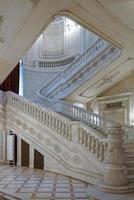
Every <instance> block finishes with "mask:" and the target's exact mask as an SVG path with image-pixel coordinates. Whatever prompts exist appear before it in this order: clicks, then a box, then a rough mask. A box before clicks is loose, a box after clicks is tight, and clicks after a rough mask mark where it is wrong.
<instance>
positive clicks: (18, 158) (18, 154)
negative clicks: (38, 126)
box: [17, 136, 21, 166]
mask: <svg viewBox="0 0 134 200" xmlns="http://www.w3.org/2000/svg"><path fill="white" fill-rule="evenodd" d="M17 165H18V166H21V138H20V137H19V136H17Z"/></svg>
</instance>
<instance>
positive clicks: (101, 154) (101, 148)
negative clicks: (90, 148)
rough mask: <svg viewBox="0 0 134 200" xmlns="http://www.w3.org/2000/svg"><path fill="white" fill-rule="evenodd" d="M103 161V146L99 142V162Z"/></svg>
mask: <svg viewBox="0 0 134 200" xmlns="http://www.w3.org/2000/svg"><path fill="white" fill-rule="evenodd" d="M103 160H104V145H103V143H102V142H101V143H100V161H103Z"/></svg>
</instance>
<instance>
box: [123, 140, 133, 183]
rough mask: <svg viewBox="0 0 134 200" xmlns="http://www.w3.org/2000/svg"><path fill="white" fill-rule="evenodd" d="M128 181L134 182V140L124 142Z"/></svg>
mask: <svg viewBox="0 0 134 200" xmlns="http://www.w3.org/2000/svg"><path fill="white" fill-rule="evenodd" d="M124 150H125V156H126V167H127V173H128V182H129V183H134V141H127V142H125V143H124Z"/></svg>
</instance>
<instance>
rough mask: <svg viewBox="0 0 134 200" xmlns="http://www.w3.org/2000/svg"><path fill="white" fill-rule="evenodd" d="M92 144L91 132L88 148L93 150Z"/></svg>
mask: <svg viewBox="0 0 134 200" xmlns="http://www.w3.org/2000/svg"><path fill="white" fill-rule="evenodd" d="M91 144H92V136H91V135H90V133H89V134H88V149H89V151H91V148H92V146H91Z"/></svg>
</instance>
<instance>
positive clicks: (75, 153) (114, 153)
mask: <svg viewBox="0 0 134 200" xmlns="http://www.w3.org/2000/svg"><path fill="white" fill-rule="evenodd" d="M103 45H104V46H103ZM103 48H104V49H103ZM102 49H103V55H100V50H102ZM98 50H99V51H98ZM96 53H97V54H96ZM120 53H121V51H120V49H119V48H116V47H114V46H111V45H109V44H107V43H106V42H104V41H100V40H99V42H98V41H97V42H96V43H95V45H93V47H92V48H90V50H89V49H88V50H87V52H86V53H84V54H83V55H81V56H80V57H79V58H77V60H75V61H74V63H73V64H71V66H69V67H68V68H67V69H66V70H65V72H63V73H61V74H59V75H58V76H57V77H56V78H55V79H54V80H52V82H51V83H50V84H49V85H47V86H45V87H43V88H42V89H41V90H40V91H39V92H38V93H39V96H40V98H41V99H40V103H41V104H42V105H43V106H42V105H39V104H36V103H33V102H31V101H29V100H27V99H25V98H23V97H21V96H19V95H17V94H14V93H12V92H6V93H4V92H1V93H0V103H1V107H0V109H1V113H2V118H1V126H2V127H3V130H4V131H5V132H6V133H7V134H8V133H10V131H12V132H13V133H14V134H16V135H17V137H18V141H20V140H24V141H26V142H27V143H28V144H29V145H30V167H33V159H34V154H33V151H34V149H36V150H37V151H38V152H40V153H41V154H42V155H43V156H44V163H45V168H44V169H46V170H49V171H54V172H58V173H63V174H65V175H68V176H72V177H74V178H78V179H80V180H83V181H86V182H88V183H91V184H94V185H96V186H97V187H99V188H101V189H102V190H103V191H107V192H115V193H126V192H131V191H134V160H133V159H134V145H133V144H134V143H133V142H132V141H131V142H130V141H129V137H128V138H125V135H124V134H123V129H122V127H121V125H119V124H117V123H116V122H113V121H111V120H108V119H106V118H103V117H101V116H100V115H97V114H95V113H92V112H88V111H86V110H84V109H81V108H78V107H76V106H74V105H71V104H69V103H67V102H64V101H61V100H60V99H61V98H63V97H65V96H66V95H68V94H69V93H70V92H72V91H74V90H75V89H76V87H75V86H76V85H77V86H80V85H82V84H83V83H84V81H86V80H87V78H85V79H82V81H80V82H79V84H77V81H76V82H73V84H72V85H71V84H70V81H71V80H72V78H74V77H75V78H76V77H77V76H78V73H81V74H83V75H84V74H85V72H86V75H87V77H88V78H90V76H91V75H94V74H95V73H97V72H98V70H102V69H103V67H106V66H107V65H108V63H109V62H112V61H113V60H114V59H116V58H117V57H118V56H119V55H120ZM96 55H97V57H98V61H100V68H98V63H99V62H97V63H96V64H95V63H94V61H93V60H94V58H95V56H96ZM83 61H84V62H85V64H86V65H84V64H83V65H82V67H81V64H82V63H83ZM104 63H105V65H104ZM85 70H86V71H85ZM88 73H89V74H90V76H88V75H89V74H88ZM70 74H71V76H70ZM83 78H84V76H83ZM68 84H69V85H68ZM66 86H67V87H66ZM68 86H69V87H68ZM63 90H64V92H63V93H62V91H63ZM18 149H19V150H18V154H19V155H18V161H17V163H18V164H21V147H20V142H19V143H18Z"/></svg>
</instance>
